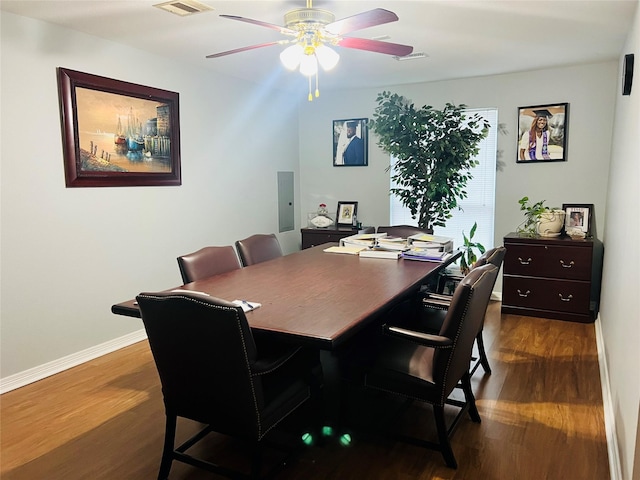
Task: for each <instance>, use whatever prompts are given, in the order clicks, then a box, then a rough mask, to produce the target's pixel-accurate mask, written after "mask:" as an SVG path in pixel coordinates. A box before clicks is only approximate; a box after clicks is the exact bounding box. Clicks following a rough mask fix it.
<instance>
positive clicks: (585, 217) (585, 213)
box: [562, 203, 593, 237]
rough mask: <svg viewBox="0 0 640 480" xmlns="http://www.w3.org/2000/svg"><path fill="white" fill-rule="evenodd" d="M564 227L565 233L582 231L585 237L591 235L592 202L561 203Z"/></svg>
mask: <svg viewBox="0 0 640 480" xmlns="http://www.w3.org/2000/svg"><path fill="white" fill-rule="evenodd" d="M562 210H564V213H565V216H564V229H565V233H566V234H567V235H571V234H572V232H576V230H577V231H578V233H579V232H582V233H583V234H584V236H585V237H591V236H592V235H593V204H592V203H563V204H562Z"/></svg>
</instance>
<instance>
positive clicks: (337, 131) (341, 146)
mask: <svg viewBox="0 0 640 480" xmlns="http://www.w3.org/2000/svg"><path fill="white" fill-rule="evenodd" d="M368 144H369V132H368V129H367V119H366V118H351V119H346V120H334V121H333V166H334V167H366V166H367V165H368V164H369V151H368Z"/></svg>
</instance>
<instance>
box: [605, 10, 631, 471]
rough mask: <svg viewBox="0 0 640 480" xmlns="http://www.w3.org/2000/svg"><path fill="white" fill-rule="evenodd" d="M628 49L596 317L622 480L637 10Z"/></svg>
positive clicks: (627, 458)
mask: <svg viewBox="0 0 640 480" xmlns="http://www.w3.org/2000/svg"><path fill="white" fill-rule="evenodd" d="M625 53H634V54H635V58H636V65H635V79H634V80H635V81H634V82H633V83H634V84H633V87H632V91H631V95H629V96H622V95H621V93H620V89H621V87H620V85H621V83H622V82H621V81H619V82H618V84H617V86H616V111H615V119H614V135H613V143H612V149H611V175H610V177H609V185H608V189H607V210H606V217H605V218H606V220H605V221H606V224H605V227H606V231H605V232H606V233H605V237H604V241H605V242H606V247H605V259H606V261H605V264H604V272H603V278H602V280H603V288H602V296H601V308H600V316H601V318H602V332H603V337H604V344H605V352H606V360H607V367H608V371H609V377H610V383H611V397H612V398H611V399H612V403H613V413H614V415H615V420H616V433H617V441H618V446H619V452H620V459H621V464H622V478H623V479H629V480H630V479H632V478H634V479H638V478H640V476H635V477H634V476H632V472H633V469H634V459H635V469H636V470H635V471H636V475H638V472H640V457H638V453H637V452H638V446H637V445H635V443H636V442H637V441H638V438H639V437H638V436H637V435H638V425H639V419H638V410H639V409H640V381H638V379H639V378H640V375H639V374H638V372H639V371H640V348H639V346H640V313H639V311H640V309H639V307H638V293H639V292H640V282H638V272H640V255H639V254H638V238H639V236H640V228H638V223H639V221H640V216H639V215H638V206H639V204H640V202H638V192H640V166H639V162H640V155H639V154H638V139H639V138H640V75H639V70H640V69H639V68H638V64H637V63H638V60H639V58H638V57H639V55H640V8H639V9H637V11H636V15H635V19H634V23H633V28H632V31H631V33H630V35H629V38H628V39H627V43H626V45H625V48H624V50H623V52H622V56H621V59H620V63H619V74H618V79H621V78H622V57H623V56H624V54H625Z"/></svg>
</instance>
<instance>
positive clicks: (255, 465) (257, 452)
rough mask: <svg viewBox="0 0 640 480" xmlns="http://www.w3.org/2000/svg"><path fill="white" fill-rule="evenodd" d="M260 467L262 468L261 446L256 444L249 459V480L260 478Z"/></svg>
mask: <svg viewBox="0 0 640 480" xmlns="http://www.w3.org/2000/svg"><path fill="white" fill-rule="evenodd" d="M261 467H262V444H261V443H260V442H258V443H257V444H256V445H255V446H254V450H253V456H252V458H251V472H250V473H249V478H251V479H258V478H260V469H261Z"/></svg>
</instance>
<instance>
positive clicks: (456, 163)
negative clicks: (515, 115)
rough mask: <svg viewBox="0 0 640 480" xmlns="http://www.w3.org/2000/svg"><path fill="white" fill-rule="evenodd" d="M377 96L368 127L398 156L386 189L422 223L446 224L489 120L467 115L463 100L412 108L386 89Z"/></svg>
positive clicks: (464, 194)
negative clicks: (437, 106) (391, 185)
mask: <svg viewBox="0 0 640 480" xmlns="http://www.w3.org/2000/svg"><path fill="white" fill-rule="evenodd" d="M376 101H377V104H378V106H377V107H376V109H375V112H374V114H373V119H372V120H371V121H370V122H369V126H370V129H371V131H372V132H374V133H375V134H376V135H377V136H378V141H377V144H378V146H379V147H380V148H381V149H382V150H383V151H384V152H386V153H388V154H390V155H391V156H392V157H393V158H395V159H396V161H395V164H394V166H393V174H392V176H391V179H392V180H393V181H394V182H395V184H396V185H397V187H395V188H392V189H391V190H390V193H391V194H392V195H396V196H397V197H398V198H399V199H400V201H401V203H402V204H403V205H404V206H405V207H407V208H408V209H409V211H410V212H411V216H412V217H413V218H414V219H415V218H416V217H417V218H418V226H419V227H420V228H422V229H431V230H432V229H433V227H435V226H445V223H446V221H447V220H448V219H449V218H451V216H452V215H451V211H452V210H453V209H454V208H459V207H458V201H459V200H460V199H463V198H466V197H467V192H466V190H465V187H466V185H467V181H468V180H469V179H470V178H471V177H472V175H471V173H470V170H471V169H472V168H473V167H475V166H476V165H477V164H478V162H477V161H476V160H474V157H475V155H477V153H478V150H479V147H478V144H479V142H480V141H481V140H482V139H483V138H484V137H485V136H486V135H487V133H488V129H489V123H488V122H487V121H486V120H485V119H483V118H482V117H480V116H479V115H477V114H476V115H471V116H467V115H466V114H465V113H464V108H465V107H466V106H465V105H459V106H455V105H452V104H450V103H447V104H446V106H445V108H444V109H443V110H436V109H434V108H432V107H431V106H427V105H425V106H423V107H422V108H419V109H416V108H415V106H414V105H413V103H411V102H410V101H409V100H407V99H406V98H404V97H402V96H400V95H398V94H395V93H394V94H392V93H390V92H386V91H385V92H382V93H380V94H378V97H377V99H376Z"/></svg>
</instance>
